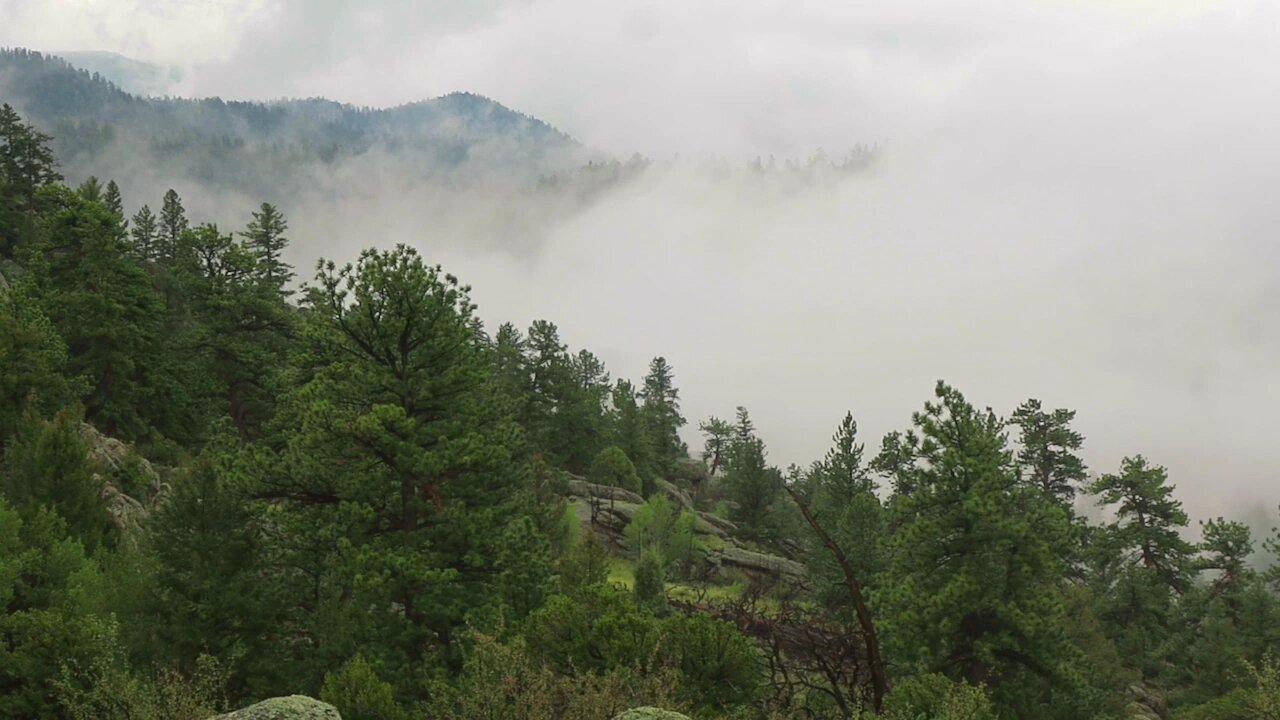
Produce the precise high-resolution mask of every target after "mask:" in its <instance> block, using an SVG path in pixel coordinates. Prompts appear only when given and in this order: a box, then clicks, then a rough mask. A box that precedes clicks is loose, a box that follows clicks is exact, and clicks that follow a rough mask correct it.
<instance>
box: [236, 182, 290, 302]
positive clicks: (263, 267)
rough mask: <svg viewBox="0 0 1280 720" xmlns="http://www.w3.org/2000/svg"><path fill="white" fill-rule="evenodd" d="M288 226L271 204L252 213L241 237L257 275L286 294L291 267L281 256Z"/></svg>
mask: <svg viewBox="0 0 1280 720" xmlns="http://www.w3.org/2000/svg"><path fill="white" fill-rule="evenodd" d="M288 229H289V223H288V222H286V221H285V219H284V215H281V214H280V211H279V210H277V209H276V207H275V206H274V205H272V204H271V203H262V207H261V208H260V209H258V210H257V211H255V212H254V213H253V221H252V222H250V223H249V226H248V227H247V228H245V231H244V233H243V235H244V238H245V241H246V242H247V243H248V245H249V247H250V248H252V250H253V252H254V254H255V255H256V258H257V268H258V272H260V273H261V274H262V278H263V280H264V281H266V283H267V284H268V285H270V286H272V287H274V288H275V289H276V290H277V291H278V292H281V293H285V292H286V291H285V290H284V286H285V285H286V284H288V283H289V282H290V281H291V280H293V267H292V266H291V265H289V264H288V263H286V262H285V261H284V260H283V259H282V257H281V255H282V253H283V252H284V249H285V248H286V247H288V245H289V239H288V238H286V237H285V236H284V233H285V231H286V230H288Z"/></svg>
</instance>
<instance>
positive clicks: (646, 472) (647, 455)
mask: <svg viewBox="0 0 1280 720" xmlns="http://www.w3.org/2000/svg"><path fill="white" fill-rule="evenodd" d="M611 399H612V402H611V405H612V409H611V410H610V413H609V438H610V444H611V445H613V446H614V447H617V448H619V449H621V450H622V451H623V452H624V453H626V455H627V458H628V459H630V460H631V463H632V464H633V465H634V466H635V469H636V474H637V475H638V476H639V477H640V488H639V490H637V492H640V493H641V494H646V492H647V491H651V489H652V488H651V486H652V485H653V476H654V473H655V472H657V470H656V460H655V458H654V454H653V442H652V440H651V439H650V437H649V434H648V432H647V431H646V429H645V422H644V417H643V416H642V415H641V411H640V406H639V405H638V404H637V403H636V392H635V387H634V386H633V385H632V384H631V382H630V381H628V380H619V381H618V382H617V384H615V385H614V386H613V392H612V398H611ZM646 478H647V479H646Z"/></svg>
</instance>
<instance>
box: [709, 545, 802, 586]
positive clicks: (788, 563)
mask: <svg viewBox="0 0 1280 720" xmlns="http://www.w3.org/2000/svg"><path fill="white" fill-rule="evenodd" d="M720 562H721V563H722V564H724V565H731V566H733V567H736V568H740V569H742V570H745V571H747V572H754V573H756V574H760V575H769V576H772V577H776V578H778V579H784V580H792V581H796V582H800V581H803V580H804V577H805V568H804V565H801V564H800V563H798V562H796V561H795V560H788V559H786V558H784V557H778V556H777V555H766V554H764V553H758V552H752V551H750V550H743V549H742V548H738V547H726V548H725V549H723V550H721V551H720Z"/></svg>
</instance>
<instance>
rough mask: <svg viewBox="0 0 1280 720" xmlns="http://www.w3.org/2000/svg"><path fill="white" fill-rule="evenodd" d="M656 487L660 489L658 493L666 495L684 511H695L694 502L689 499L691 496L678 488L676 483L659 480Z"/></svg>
mask: <svg viewBox="0 0 1280 720" xmlns="http://www.w3.org/2000/svg"><path fill="white" fill-rule="evenodd" d="M655 487H657V488H658V492H660V493H662V494H663V495H666V496H667V497H668V498H669V499H670V500H671V501H672V502H674V503H675V504H676V505H678V506H680V507H681V508H682V509H684V510H694V507H693V500H691V499H689V496H688V494H686V493H685V491H683V490H681V489H680V488H678V487H676V485H675V483H672V482H668V481H666V480H658V481H657V482H656V485H655Z"/></svg>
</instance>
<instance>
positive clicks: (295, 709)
mask: <svg viewBox="0 0 1280 720" xmlns="http://www.w3.org/2000/svg"><path fill="white" fill-rule="evenodd" d="M210 720H342V716H341V715H339V714H338V709H337V708H335V707H334V706H332V705H330V704H328V703H322V702H320V701H319V700H314V699H312V698H309V697H307V696H306V695H290V696H288V697H278V698H271V699H269V700H263V701H262V702H260V703H258V704H257V705H250V706H249V707H247V708H243V709H241V710H236V711H235V712H230V713H227V714H225V715H218V716H216V717H213V718H210Z"/></svg>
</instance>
